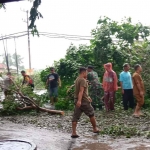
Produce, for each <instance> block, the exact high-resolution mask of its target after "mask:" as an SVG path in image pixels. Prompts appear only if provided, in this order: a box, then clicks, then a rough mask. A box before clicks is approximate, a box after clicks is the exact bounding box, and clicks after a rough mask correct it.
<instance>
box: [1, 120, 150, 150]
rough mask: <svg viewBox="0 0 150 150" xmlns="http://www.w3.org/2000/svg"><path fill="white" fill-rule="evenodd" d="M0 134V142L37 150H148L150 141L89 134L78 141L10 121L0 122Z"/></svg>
mask: <svg viewBox="0 0 150 150" xmlns="http://www.w3.org/2000/svg"><path fill="white" fill-rule="evenodd" d="M0 133H1V136H0V140H9V139H13V140H27V141H31V142H33V143H35V144H36V145H37V150H150V141H149V140H148V139H145V138H142V137H141V138H130V139H127V138H123V137H122V138H119V139H113V138H110V137H108V136H104V137H102V136H100V135H97V134H94V133H91V132H89V133H85V135H84V136H81V137H80V138H78V139H71V138H70V134H69V133H62V132H60V131H57V130H56V131H50V130H47V129H44V128H40V127H34V126H31V125H27V126H25V125H22V124H15V123H12V122H10V121H1V122H0ZM4 150H5V149H4Z"/></svg>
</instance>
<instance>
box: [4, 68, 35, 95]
mask: <svg viewBox="0 0 150 150" xmlns="http://www.w3.org/2000/svg"><path fill="white" fill-rule="evenodd" d="M21 74H22V76H23V80H22V86H24V85H25V86H29V87H30V88H31V90H32V91H33V89H34V83H33V79H32V78H31V77H30V76H29V75H27V74H26V72H25V71H24V70H23V71H21ZM13 83H14V77H13V76H12V74H11V72H8V73H7V74H6V76H5V77H4V80H3V83H1V88H2V90H3V92H4V95H5V98H6V97H7V96H8V95H9V94H10V92H11V90H10V88H11V85H12V84H13Z"/></svg>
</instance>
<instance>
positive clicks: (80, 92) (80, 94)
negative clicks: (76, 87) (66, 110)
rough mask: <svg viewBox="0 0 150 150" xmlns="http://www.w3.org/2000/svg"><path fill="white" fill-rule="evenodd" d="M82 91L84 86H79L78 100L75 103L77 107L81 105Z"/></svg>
mask: <svg viewBox="0 0 150 150" xmlns="http://www.w3.org/2000/svg"><path fill="white" fill-rule="evenodd" d="M83 92H84V87H83V86H80V91H79V94H78V101H77V104H76V106H77V107H80V106H81V101H82V96H83Z"/></svg>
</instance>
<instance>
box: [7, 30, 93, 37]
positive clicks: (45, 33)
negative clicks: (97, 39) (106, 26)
mask: <svg viewBox="0 0 150 150" xmlns="http://www.w3.org/2000/svg"><path fill="white" fill-rule="evenodd" d="M29 32H30V33H31V31H29ZM20 33H27V31H22V32H17V33H13V34H8V35H5V36H4V38H6V37H10V36H12V35H16V34H20ZM39 34H44V35H53V36H55V35H57V36H67V37H76V38H77V37H79V38H80V37H81V38H86V37H87V38H92V37H91V36H84V35H69V34H60V33H49V32H39Z"/></svg>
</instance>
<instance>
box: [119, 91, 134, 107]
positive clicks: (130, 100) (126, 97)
mask: <svg viewBox="0 0 150 150" xmlns="http://www.w3.org/2000/svg"><path fill="white" fill-rule="evenodd" d="M122 96H123V107H124V110H128V108H132V109H133V108H134V106H135V104H134V96H133V89H125V90H124V94H123V95H122Z"/></svg>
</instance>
